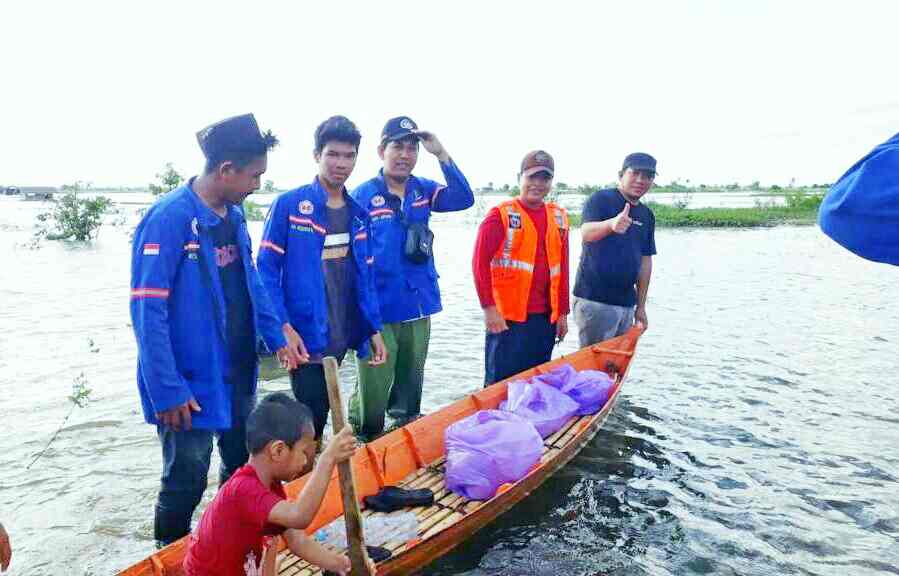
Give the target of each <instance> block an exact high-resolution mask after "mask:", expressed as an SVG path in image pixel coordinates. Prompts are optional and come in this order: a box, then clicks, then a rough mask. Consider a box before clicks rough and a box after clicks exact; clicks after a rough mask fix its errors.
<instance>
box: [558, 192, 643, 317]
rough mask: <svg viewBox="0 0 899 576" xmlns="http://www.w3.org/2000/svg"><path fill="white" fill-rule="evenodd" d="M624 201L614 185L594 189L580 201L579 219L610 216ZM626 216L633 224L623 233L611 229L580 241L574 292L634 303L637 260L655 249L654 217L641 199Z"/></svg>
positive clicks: (596, 219)
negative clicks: (599, 236) (596, 238)
mask: <svg viewBox="0 0 899 576" xmlns="http://www.w3.org/2000/svg"><path fill="white" fill-rule="evenodd" d="M625 202H626V200H625V199H624V196H622V195H621V192H619V191H618V189H617V188H607V189H605V190H600V191H598V192H594V193H593V194H592V195H591V196H590V198H588V199H587V202H586V203H585V204H584V212H583V219H582V222H599V221H602V220H608V219H609V218H613V217H615V216H617V215H618V213H620V212H621V211H622V210H623V209H624V204H625ZM630 217H631V219H632V220H634V224H632V225H631V227H630V228H628V231H627V232H625V233H624V234H615V233H612V234H609V235H608V236H606V237H605V238H603V239H602V240H599V241H598V242H585V243H584V249H583V252H582V253H581V262H580V265H579V266H578V271H577V279H576V280H575V283H574V295H575V296H577V297H578V298H585V299H587V300H593V301H594V302H602V303H604V304H613V305H615V306H634V305H636V303H637V289H636V287H635V285H636V283H637V276H638V275H639V273H640V263H641V261H642V258H643V256H652V255H653V254H655V253H656V240H655V229H656V219H655V216H654V215H653V213H652V210H650V209H649V208H647V207H646V206H645V205H643V204H642V203H641V204H637V205H636V206H633V205H632V206H631V209H630ZM638 222H639V224H638Z"/></svg>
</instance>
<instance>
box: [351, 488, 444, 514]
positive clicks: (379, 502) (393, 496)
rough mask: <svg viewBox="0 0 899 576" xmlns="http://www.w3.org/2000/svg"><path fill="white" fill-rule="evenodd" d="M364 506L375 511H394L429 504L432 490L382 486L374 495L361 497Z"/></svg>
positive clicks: (431, 500) (431, 501) (432, 500)
mask: <svg viewBox="0 0 899 576" xmlns="http://www.w3.org/2000/svg"><path fill="white" fill-rule="evenodd" d="M363 502H365V507H366V508H368V509H369V510H374V511H375V512H394V511H396V510H401V509H403V508H407V507H414V506H431V505H433V504H434V492H433V491H432V490H429V489H427V488H421V489H418V490H406V489H405V488H399V487H397V486H384V487H383V488H381V491H380V492H378V493H377V494H375V495H374V496H366V497H365V498H363Z"/></svg>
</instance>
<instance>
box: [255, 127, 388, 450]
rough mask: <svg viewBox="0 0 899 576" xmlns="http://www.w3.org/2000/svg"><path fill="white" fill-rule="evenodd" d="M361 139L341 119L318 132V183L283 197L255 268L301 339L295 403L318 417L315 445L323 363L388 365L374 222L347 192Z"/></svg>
mask: <svg viewBox="0 0 899 576" xmlns="http://www.w3.org/2000/svg"><path fill="white" fill-rule="evenodd" d="M360 140H361V135H360V134H359V130H358V129H356V126H355V124H353V123H352V122H350V121H349V120H348V119H347V118H345V117H343V116H334V117H332V118H328V119H327V120H325V121H324V122H322V123H321V124H320V125H319V126H318V128H317V129H316V130H315V149H314V157H315V161H316V163H317V164H318V176H316V177H315V179H314V180H313V181H312V183H311V184H307V185H305V186H301V187H299V188H297V189H295V190H291V191H290V192H285V193H284V194H282V195H280V196H279V197H278V198H277V199H276V200H275V202H274V204H272V207H271V210H269V213H268V217H267V218H266V221H265V229H264V230H263V233H262V243H261V245H260V249H259V257H258V260H257V264H258V266H259V273H260V275H261V276H262V280H263V282H264V283H265V287H266V289H267V290H268V293H269V296H270V297H271V300H272V303H273V304H274V307H275V310H276V312H277V313H278V315H279V316H280V319H281V321H282V322H284V323H285V326H287V327H288V330H290V331H291V332H298V333H299V334H297V335H296V338H297V339H298V341H299V342H300V343H301V345H300V346H301V348H300V350H301V353H302V355H303V360H304V361H305V363H304V364H302V365H301V366H299V367H298V368H297V369H295V370H292V371H291V372H290V385H291V387H292V388H293V393H294V396H296V399H297V400H298V401H300V402H302V403H303V404H305V405H307V406H309V408H311V409H312V415H313V422H314V424H315V437H316V439H317V440H321V437H322V432H323V431H324V429H325V423H326V422H327V420H328V408H329V403H328V389H327V386H326V383H325V374H324V371H323V369H322V363H321V361H322V358H323V357H325V356H334V357H335V358H336V359H337V361H338V362H342V361H343V357H344V355H345V354H346V351H347V349H348V348H353V349H355V350H357V353H358V356H360V357H367V356H368V355H369V345H368V342H369V339H370V340H371V348H372V354H371V360H370V361H369V363H370V364H371V365H373V366H377V365H379V364H383V362H384V360H385V350H384V341H383V339H382V338H381V334H380V333H379V330H381V315H380V312H379V310H378V301H377V296H376V295H375V281H374V273H373V271H372V270H371V268H372V257H371V254H370V252H369V244H368V243H369V232H370V230H369V226H370V222H369V216H368V213H367V212H366V211H365V209H364V208H362V207H361V206H359V204H357V203H356V201H355V200H353V199H352V198H351V197H350V195H349V194H348V193H347V191H346V188H345V187H344V184H345V182H346V180H347V178H349V177H350V174H352V172H353V167H354V166H355V165H356V156H357V153H358V151H359V141H360Z"/></svg>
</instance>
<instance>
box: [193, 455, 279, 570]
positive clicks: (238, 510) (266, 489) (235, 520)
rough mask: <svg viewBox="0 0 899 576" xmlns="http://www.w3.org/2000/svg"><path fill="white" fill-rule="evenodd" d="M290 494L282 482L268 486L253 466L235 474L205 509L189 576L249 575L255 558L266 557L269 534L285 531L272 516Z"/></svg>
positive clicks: (198, 527)
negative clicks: (248, 566)
mask: <svg viewBox="0 0 899 576" xmlns="http://www.w3.org/2000/svg"><path fill="white" fill-rule="evenodd" d="M286 498H287V495H286V494H285V493H284V487H283V486H282V485H281V483H280V482H275V483H274V484H273V485H272V486H264V485H263V484H262V482H261V481H260V480H259V476H257V475H256V469H255V468H253V467H252V466H250V465H247V466H244V467H242V468H241V469H240V470H238V471H237V472H235V473H234V475H233V476H231V478H230V479H228V481H227V482H225V485H224V486H222V487H221V488H220V489H219V491H218V494H216V495H215V499H213V501H212V502H211V503H210V504H209V507H207V508H206V511H205V512H203V517H202V518H201V519H200V523H199V525H197V528H196V530H194V532H193V533H192V534H191V535H190V539H189V541H188V546H187V554H186V555H185V556H184V573H185V575H186V576H245V575H246V571H245V569H244V565H245V564H246V563H247V561H248V559H250V558H251V556H250V555H252V561H253V563H254V564H255V565H256V566H259V561H260V559H261V558H262V545H263V538H264V537H265V536H274V535H278V534H281V533H283V532H284V527H283V526H278V525H276V524H271V523H269V521H268V515H269V513H270V512H271V511H272V508H274V507H275V504H277V503H278V502H280V501H281V500H285V499H286Z"/></svg>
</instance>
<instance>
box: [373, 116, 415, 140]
mask: <svg viewBox="0 0 899 576" xmlns="http://www.w3.org/2000/svg"><path fill="white" fill-rule="evenodd" d="M416 130H418V124H416V123H415V121H414V120H412V118H409V117H408V116H397V117H396V118H391V119H390V120H388V121H387V124H384V129H383V130H381V144H385V143H387V142H393V141H395V140H402V139H403V138H407V137H409V136H413V137H415V138H416V139H417V138H418V135H417V134H416V133H415V131H416Z"/></svg>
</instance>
